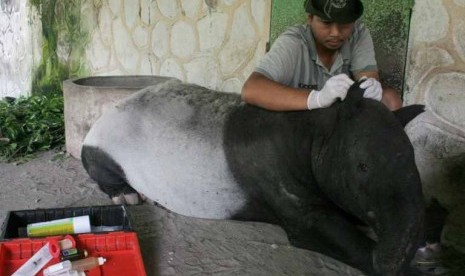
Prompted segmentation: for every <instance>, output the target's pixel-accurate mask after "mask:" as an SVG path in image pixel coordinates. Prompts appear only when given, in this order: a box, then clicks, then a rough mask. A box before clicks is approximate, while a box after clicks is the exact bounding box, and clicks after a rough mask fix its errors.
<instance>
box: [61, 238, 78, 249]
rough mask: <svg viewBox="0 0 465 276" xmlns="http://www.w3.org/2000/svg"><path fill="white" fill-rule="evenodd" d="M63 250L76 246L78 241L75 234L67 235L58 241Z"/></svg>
mask: <svg viewBox="0 0 465 276" xmlns="http://www.w3.org/2000/svg"><path fill="white" fill-rule="evenodd" d="M58 245H59V246H60V249H61V250H67V249H71V248H74V247H76V241H75V240H74V238H73V236H71V235H66V236H65V237H64V238H63V239H62V240H61V241H58Z"/></svg>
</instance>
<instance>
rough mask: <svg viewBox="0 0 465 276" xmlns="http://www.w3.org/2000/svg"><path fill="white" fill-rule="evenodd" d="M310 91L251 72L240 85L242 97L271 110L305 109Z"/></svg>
mask: <svg viewBox="0 0 465 276" xmlns="http://www.w3.org/2000/svg"><path fill="white" fill-rule="evenodd" d="M309 93H310V91H309V90H307V89H303V88H292V87H288V86H286V85H283V84H281V83H278V82H276V81H273V80H270V79H268V78H267V77H265V76H264V75H262V74H260V73H257V72H253V73H252V74H251V75H250V77H249V78H248V79H247V81H246V82H245V83H244V86H243V87H242V92H241V95H242V99H243V100H244V101H245V102H247V103H249V104H252V105H256V106H259V107H262V108H265V109H269V110H273V111H295V110H307V98H308V95H309Z"/></svg>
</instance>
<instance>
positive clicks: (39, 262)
mask: <svg viewBox="0 0 465 276" xmlns="http://www.w3.org/2000/svg"><path fill="white" fill-rule="evenodd" d="M59 255H60V247H59V246H58V242H57V241H55V240H50V241H48V242H47V243H46V244H45V245H44V246H43V247H42V248H41V249H39V250H38V251H37V252H36V253H35V254H34V255H32V257H31V258H30V259H29V260H28V261H27V262H25V263H24V264H23V265H22V266H21V267H20V268H19V269H18V270H16V272H15V273H13V275H12V276H31V275H36V274H37V272H39V271H40V270H41V269H42V268H43V267H44V266H45V265H46V264H47V263H48V262H49V261H50V260H51V259H53V258H58V256H59Z"/></svg>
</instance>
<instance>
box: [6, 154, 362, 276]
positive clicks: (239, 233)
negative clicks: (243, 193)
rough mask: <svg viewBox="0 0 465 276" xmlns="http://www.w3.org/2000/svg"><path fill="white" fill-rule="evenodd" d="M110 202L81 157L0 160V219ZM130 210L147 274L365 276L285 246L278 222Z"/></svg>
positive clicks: (151, 208) (141, 207) (146, 207)
mask: <svg viewBox="0 0 465 276" xmlns="http://www.w3.org/2000/svg"><path fill="white" fill-rule="evenodd" d="M109 204H111V201H110V199H109V198H108V197H107V196H106V195H105V194H103V193H102V192H101V191H100V190H98V188H97V185H96V184H95V183H94V182H93V181H92V180H90V179H89V177H88V175H87V173H86V172H85V171H84V169H83V168H82V165H81V163H80V161H79V160H77V159H74V158H72V157H68V156H66V155H64V154H63V153H57V152H54V151H48V152H45V153H43V154H40V155H39V156H38V157H37V158H34V159H32V160H30V161H29V162H26V163H24V164H20V165H15V164H11V163H8V164H7V163H0V222H3V221H4V220H5V217H6V214H7V212H8V211H10V210H25V209H35V208H62V207H77V206H95V205H109ZM128 210H129V215H130V219H131V224H132V226H133V229H134V231H136V232H137V235H138V238H139V244H140V246H141V253H142V256H143V259H144V264H145V269H146V272H147V275H291V276H297V275H363V274H362V273H360V272H359V271H358V270H355V269H353V268H351V267H348V266H346V265H344V264H342V263H340V262H338V261H336V260H334V259H331V258H328V257H326V256H323V255H321V254H318V253H315V252H311V251H308V250H303V249H298V248H295V247H292V246H290V245H289V242H288V240H287V237H286V234H285V233H284V231H283V230H282V229H281V228H280V227H277V226H273V225H269V224H264V223H253V222H237V221H226V220H204V219H195V218H188V217H184V216H180V215H177V214H174V213H171V212H168V211H166V210H164V209H161V208H159V207H157V206H154V205H151V204H148V203H146V204H143V205H139V206H129V207H128Z"/></svg>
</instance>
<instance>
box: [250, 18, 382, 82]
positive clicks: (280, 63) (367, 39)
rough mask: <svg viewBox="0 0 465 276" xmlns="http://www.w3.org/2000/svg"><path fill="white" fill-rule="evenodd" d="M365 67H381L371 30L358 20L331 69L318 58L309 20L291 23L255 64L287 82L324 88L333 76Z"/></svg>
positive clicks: (258, 68) (278, 79) (273, 78)
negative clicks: (376, 57) (294, 24)
mask: <svg viewBox="0 0 465 276" xmlns="http://www.w3.org/2000/svg"><path fill="white" fill-rule="evenodd" d="M362 71H370V72H372V71H378V67H377V64H376V59H375V52H374V47H373V40H372V39H371V35H370V32H369V30H368V29H367V28H366V27H365V26H364V25H363V24H362V23H360V22H358V21H357V22H356V23H355V25H354V31H353V34H352V36H351V37H350V38H349V39H348V40H347V41H346V42H345V43H344V44H343V45H342V47H341V48H340V50H339V52H338V55H337V57H336V60H335V61H334V63H333V65H332V67H331V69H330V70H328V69H327V68H326V67H325V66H324V65H323V63H322V62H321V61H320V59H319V58H318V55H317V53H316V48H315V40H314V38H313V34H312V31H311V29H310V26H309V25H308V24H304V25H299V26H294V27H291V28H289V29H287V30H286V31H285V32H284V33H282V34H281V35H280V36H279V37H278V38H277V39H276V41H275V42H274V43H273V46H272V47H271V49H270V51H269V52H268V53H267V54H266V55H265V56H264V58H263V59H262V60H261V61H260V63H259V64H258V66H257V67H256V68H255V72H258V73H261V74H263V75H265V76H266V77H267V78H269V79H272V80H274V81H277V82H279V83H282V84H285V85H287V86H291V87H295V88H306V89H317V90H321V89H322V88H323V86H324V84H325V83H326V81H327V80H328V79H329V78H330V77H332V76H335V75H338V74H340V73H346V74H347V75H349V76H350V77H352V75H353V74H354V73H358V72H362Z"/></svg>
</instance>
